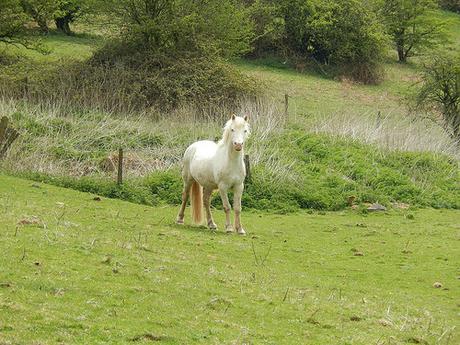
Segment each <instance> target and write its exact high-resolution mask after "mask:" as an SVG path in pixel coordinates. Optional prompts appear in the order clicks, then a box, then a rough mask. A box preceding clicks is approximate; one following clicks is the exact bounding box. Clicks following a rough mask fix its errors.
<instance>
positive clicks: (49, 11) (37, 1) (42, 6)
mask: <svg viewBox="0 0 460 345" xmlns="http://www.w3.org/2000/svg"><path fill="white" fill-rule="evenodd" d="M21 5H22V8H23V10H24V12H25V13H26V14H28V15H29V16H30V17H31V18H32V19H33V20H34V21H35V22H36V23H37V25H38V27H39V28H40V30H41V31H42V32H43V33H45V34H46V33H48V32H49V27H48V21H49V20H50V19H51V18H53V14H54V12H55V11H56V9H57V2H56V1H55V0H21Z"/></svg>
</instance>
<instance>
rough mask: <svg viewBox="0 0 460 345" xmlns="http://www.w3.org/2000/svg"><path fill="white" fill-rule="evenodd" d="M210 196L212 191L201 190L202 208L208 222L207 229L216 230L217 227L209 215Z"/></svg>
mask: <svg viewBox="0 0 460 345" xmlns="http://www.w3.org/2000/svg"><path fill="white" fill-rule="evenodd" d="M211 194H212V189H207V188H204V189H203V204H204V208H205V210H206V220H207V222H208V227H209V229H211V230H216V229H217V225H216V223H214V220H213V219H212V214H211Z"/></svg>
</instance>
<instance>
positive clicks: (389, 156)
mask: <svg viewBox="0 0 460 345" xmlns="http://www.w3.org/2000/svg"><path fill="white" fill-rule="evenodd" d="M438 13H439V16H440V17H441V18H443V19H445V20H446V21H449V22H450V23H451V25H450V26H449V29H450V37H451V40H452V41H455V40H457V39H459V38H460V31H459V30H458V27H460V16H459V15H456V14H452V13H448V12H441V11H440V12H438ZM87 30H88V28H87V27H85V26H80V27H77V29H76V31H77V34H76V35H75V36H72V37H67V36H63V35H60V34H57V33H51V34H50V35H48V36H46V37H43V38H42V40H43V45H44V46H45V47H47V48H48V49H49V50H50V54H48V55H40V54H39V53H37V52H32V51H26V50H24V49H21V48H13V49H12V50H10V51H9V53H13V54H19V55H23V56H24V55H25V56H27V57H28V58H29V59H27V60H20V61H19V62H18V64H17V65H16V64H11V65H9V66H6V67H5V70H4V71H2V72H4V73H9V74H10V75H12V76H13V77H14V78H19V79H21V78H23V77H25V74H24V73H25V72H26V71H28V70H29V69H34V70H38V71H39V74H41V73H42V70H41V68H43V71H46V70H48V69H50V68H51V69H52V68H54V67H55V65H57V64H58V63H59V62H60V61H61V60H62V59H63V60H84V59H87V58H88V57H89V56H91V54H92V52H93V51H94V50H95V49H96V48H97V47H99V46H101V45H102V44H103V39H102V36H98V35H97V34H96V33H94V32H92V31H91V33H88V32H86V31H87ZM391 54H392V55H390V56H389V57H388V61H387V63H386V65H385V68H386V75H387V77H386V79H385V81H384V82H383V83H382V84H380V85H374V86H372V85H361V84H356V83H351V82H350V81H348V80H336V79H334V78H332V77H331V76H327V75H323V74H320V73H315V72H312V71H308V70H307V71H304V73H299V72H297V71H295V70H294V69H292V68H289V67H288V66H287V64H283V62H280V61H278V60H274V59H265V60H238V61H231V62H230V63H231V64H233V65H235V66H237V67H238V69H239V70H241V71H243V72H244V73H245V74H248V75H250V76H252V77H255V78H257V79H258V80H260V82H261V83H262V84H263V85H264V91H265V92H266V94H265V98H263V99H261V100H259V101H257V102H253V101H244V102H242V103H241V104H239V105H238V106H235V107H234V108H232V109H229V108H226V107H215V108H212V107H211V108H210V109H208V110H206V111H197V110H196V109H192V107H189V108H187V107H183V108H180V109H177V110H176V111H174V112H169V111H168V112H166V111H164V110H162V109H148V110H145V111H143V112H141V113H140V112H134V111H131V112H128V113H122V114H113V113H108V112H104V111H101V110H100V109H80V108H79V109H74V108H72V107H69V105H68V104H65V103H64V102H63V101H61V102H60V101H58V100H54V101H49V103H47V102H46V101H44V102H43V103H41V104H38V105H37V104H33V103H32V102H27V101H23V100H10V99H1V100H0V113H1V114H4V115H7V116H9V117H10V118H11V119H12V120H13V123H14V124H15V125H16V126H17V127H19V128H20V130H21V132H22V133H21V136H20V139H19V140H18V141H17V142H16V143H15V146H14V147H13V149H12V150H11V152H10V154H9V156H8V157H7V159H6V160H5V161H4V162H2V169H3V171H5V172H8V173H9V174H21V175H22V176H29V177H32V178H35V179H38V180H44V181H48V182H52V183H55V184H59V185H63V186H68V187H72V188H76V189H79V190H86V191H95V192H98V193H102V194H104V195H108V196H111V197H120V198H123V199H126V200H131V201H136V202H141V203H147V204H157V203H159V202H164V201H166V202H168V203H176V202H177V201H178V195H179V194H178V192H179V190H180V188H181V187H180V177H179V176H180V175H179V172H178V170H179V168H180V161H181V155H182V153H183V151H184V150H185V148H186V147H187V146H188V145H189V144H190V143H191V142H193V141H195V140H198V139H211V140H212V139H214V138H216V137H218V136H220V134H221V126H222V124H223V123H224V121H225V120H226V118H227V117H228V115H229V114H230V113H231V112H237V113H239V114H246V115H247V114H249V115H250V118H251V123H252V126H253V135H252V138H251V139H250V141H249V142H248V145H247V153H249V155H250V156H251V164H252V167H253V181H252V182H253V183H252V185H251V186H249V187H248V189H247V193H246V198H245V201H244V202H245V206H246V207H247V206H250V207H254V208H258V209H267V208H270V207H271V208H274V209H277V210H278V211H292V210H296V209H298V208H316V209H328V210H336V209H343V208H345V207H347V206H348V204H347V199H348V198H349V197H350V196H355V197H356V199H355V200H356V202H363V203H365V202H375V201H378V202H381V203H385V204H386V205H390V204H391V203H393V202H405V203H409V204H411V205H412V206H432V207H454V208H458V207H459V205H460V186H459V184H458V180H459V173H460V171H459V169H458V158H459V151H458V147H456V146H455V144H454V143H453V141H452V139H451V138H450V137H449V136H448V135H447V134H446V133H445V132H444V131H443V130H442V128H440V126H439V125H437V124H435V123H434V122H433V121H430V120H427V119H426V118H425V117H424V115H426V114H415V115H422V116H418V117H414V116H413V115H414V114H410V113H409V112H408V109H407V107H406V105H405V102H406V100H405V98H404V97H405V95H407V94H409V93H410V92H411V89H412V88H413V85H414V83H415V82H416V81H417V80H418V74H417V73H418V72H419V62H420V61H419V59H412V60H411V62H410V63H409V64H398V63H396V62H395V61H396V59H394V58H392V56H393V55H394V52H392V53H391ZM393 57H394V56H393ZM22 68H24V69H22ZM5 71H6V72H5ZM36 72H37V71H35V73H36ZM64 79H65V78H64ZM21 80H22V79H21ZM285 94H288V95H289V109H288V116H287V117H286V116H285V113H284V104H283V102H284V95H285ZM90 95H91V97H92V96H94V95H93V94H92V93H91V94H90ZM108 101H110V99H109V100H108ZM378 114H380V115H378ZM119 147H123V148H124V149H125V152H126V154H127V157H128V162H127V164H126V175H127V177H128V183H127V184H126V185H125V187H123V189H122V190H120V188H118V187H116V186H115V185H114V184H113V182H112V181H113V174H114V172H113V171H112V170H113V169H112V170H110V169H106V168H104V162H105V161H106V160H107V159H109V158H111V157H113V153H114V152H115V151H116V150H117V149H118V148H119ZM407 151H409V153H407ZM414 152H417V153H414ZM419 152H421V153H419ZM165 171H166V172H165ZM168 171H169V172H168ZM158 172H160V174H158ZM81 177H83V179H78V178H81ZM268 201H270V202H268ZM215 205H216V206H218V205H219V202H218V200H217V201H215Z"/></svg>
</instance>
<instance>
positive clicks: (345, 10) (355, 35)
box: [280, 0, 386, 83]
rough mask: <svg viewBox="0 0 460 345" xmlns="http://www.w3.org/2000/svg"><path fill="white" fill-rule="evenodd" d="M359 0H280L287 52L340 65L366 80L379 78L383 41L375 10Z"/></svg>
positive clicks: (356, 77) (341, 67)
mask: <svg viewBox="0 0 460 345" xmlns="http://www.w3.org/2000/svg"><path fill="white" fill-rule="evenodd" d="M365 3H366V2H365V1H362V0H339V1H334V2H332V1H326V0H283V1H282V3H281V5H280V12H281V15H282V17H283V19H284V25H285V38H284V43H285V45H286V47H287V48H288V51H290V54H291V55H292V54H294V55H298V56H302V57H304V58H314V59H315V60H316V61H318V62H320V63H322V64H326V65H334V66H338V67H340V69H341V70H342V72H343V73H345V74H349V75H350V76H351V77H353V78H355V79H357V80H360V81H363V82H366V83H372V82H376V81H378V80H379V79H380V77H381V71H380V68H379V66H380V63H381V60H382V57H383V53H384V48H385V44H386V36H385V35H384V34H383V28H382V27H381V25H380V23H379V21H378V20H377V17H376V15H375V13H374V12H373V11H372V10H371V9H369V8H368V7H367V6H365Z"/></svg>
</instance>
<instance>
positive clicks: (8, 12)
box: [0, 0, 26, 43]
mask: <svg viewBox="0 0 460 345" xmlns="http://www.w3.org/2000/svg"><path fill="white" fill-rule="evenodd" d="M25 21H26V17H25V15H24V13H23V12H22V9H21V5H20V3H19V1H18V0H2V1H0V42H4V43H23V40H22V39H21V37H20V36H21V34H22V33H23V31H24V24H25Z"/></svg>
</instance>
